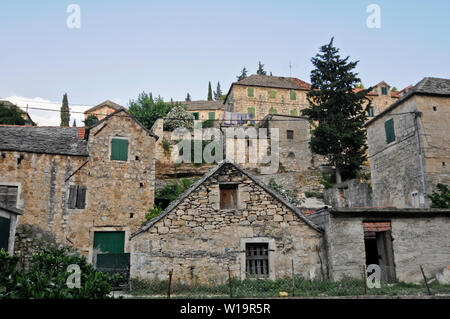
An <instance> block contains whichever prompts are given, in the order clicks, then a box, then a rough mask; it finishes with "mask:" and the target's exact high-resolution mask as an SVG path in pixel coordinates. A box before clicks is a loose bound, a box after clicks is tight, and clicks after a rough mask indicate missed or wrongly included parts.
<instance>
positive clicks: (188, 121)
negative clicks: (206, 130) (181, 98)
mask: <svg viewBox="0 0 450 319" xmlns="http://www.w3.org/2000/svg"><path fill="white" fill-rule="evenodd" d="M179 127H185V128H187V129H188V130H192V129H193V128H194V116H193V115H192V114H191V113H189V112H187V111H186V106H184V105H180V104H176V105H175V106H174V107H173V108H172V109H171V110H170V112H169V113H168V114H167V115H166V116H165V117H164V129H165V130H168V131H173V130H175V129H177V128H179Z"/></svg>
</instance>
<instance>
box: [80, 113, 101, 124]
mask: <svg viewBox="0 0 450 319" xmlns="http://www.w3.org/2000/svg"><path fill="white" fill-rule="evenodd" d="M83 123H84V126H94V125H95V124H97V123H98V117H97V116H96V115H94V114H89V115H88V117H87V118H86V119H85V120H84V121H83Z"/></svg>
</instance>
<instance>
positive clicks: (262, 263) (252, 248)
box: [245, 243, 269, 277]
mask: <svg viewBox="0 0 450 319" xmlns="http://www.w3.org/2000/svg"><path fill="white" fill-rule="evenodd" d="M245 262H246V268H245V271H246V273H247V274H248V275H250V276H257V277H259V276H268V275H269V244H268V243H247V244H246V245H245Z"/></svg>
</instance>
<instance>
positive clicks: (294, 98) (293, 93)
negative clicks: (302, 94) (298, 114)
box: [290, 91, 297, 101]
mask: <svg viewBox="0 0 450 319" xmlns="http://www.w3.org/2000/svg"><path fill="white" fill-rule="evenodd" d="M290 97H291V101H295V100H296V99H297V93H295V92H294V91H291V93H290Z"/></svg>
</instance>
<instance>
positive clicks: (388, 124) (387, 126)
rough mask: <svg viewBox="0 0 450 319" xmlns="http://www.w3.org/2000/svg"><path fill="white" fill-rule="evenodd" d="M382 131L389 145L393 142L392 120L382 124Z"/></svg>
mask: <svg viewBox="0 0 450 319" xmlns="http://www.w3.org/2000/svg"><path fill="white" fill-rule="evenodd" d="M384 130H385V132H386V143H387V144H389V143H391V142H393V141H395V130H394V119H389V120H387V121H386V122H384Z"/></svg>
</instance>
